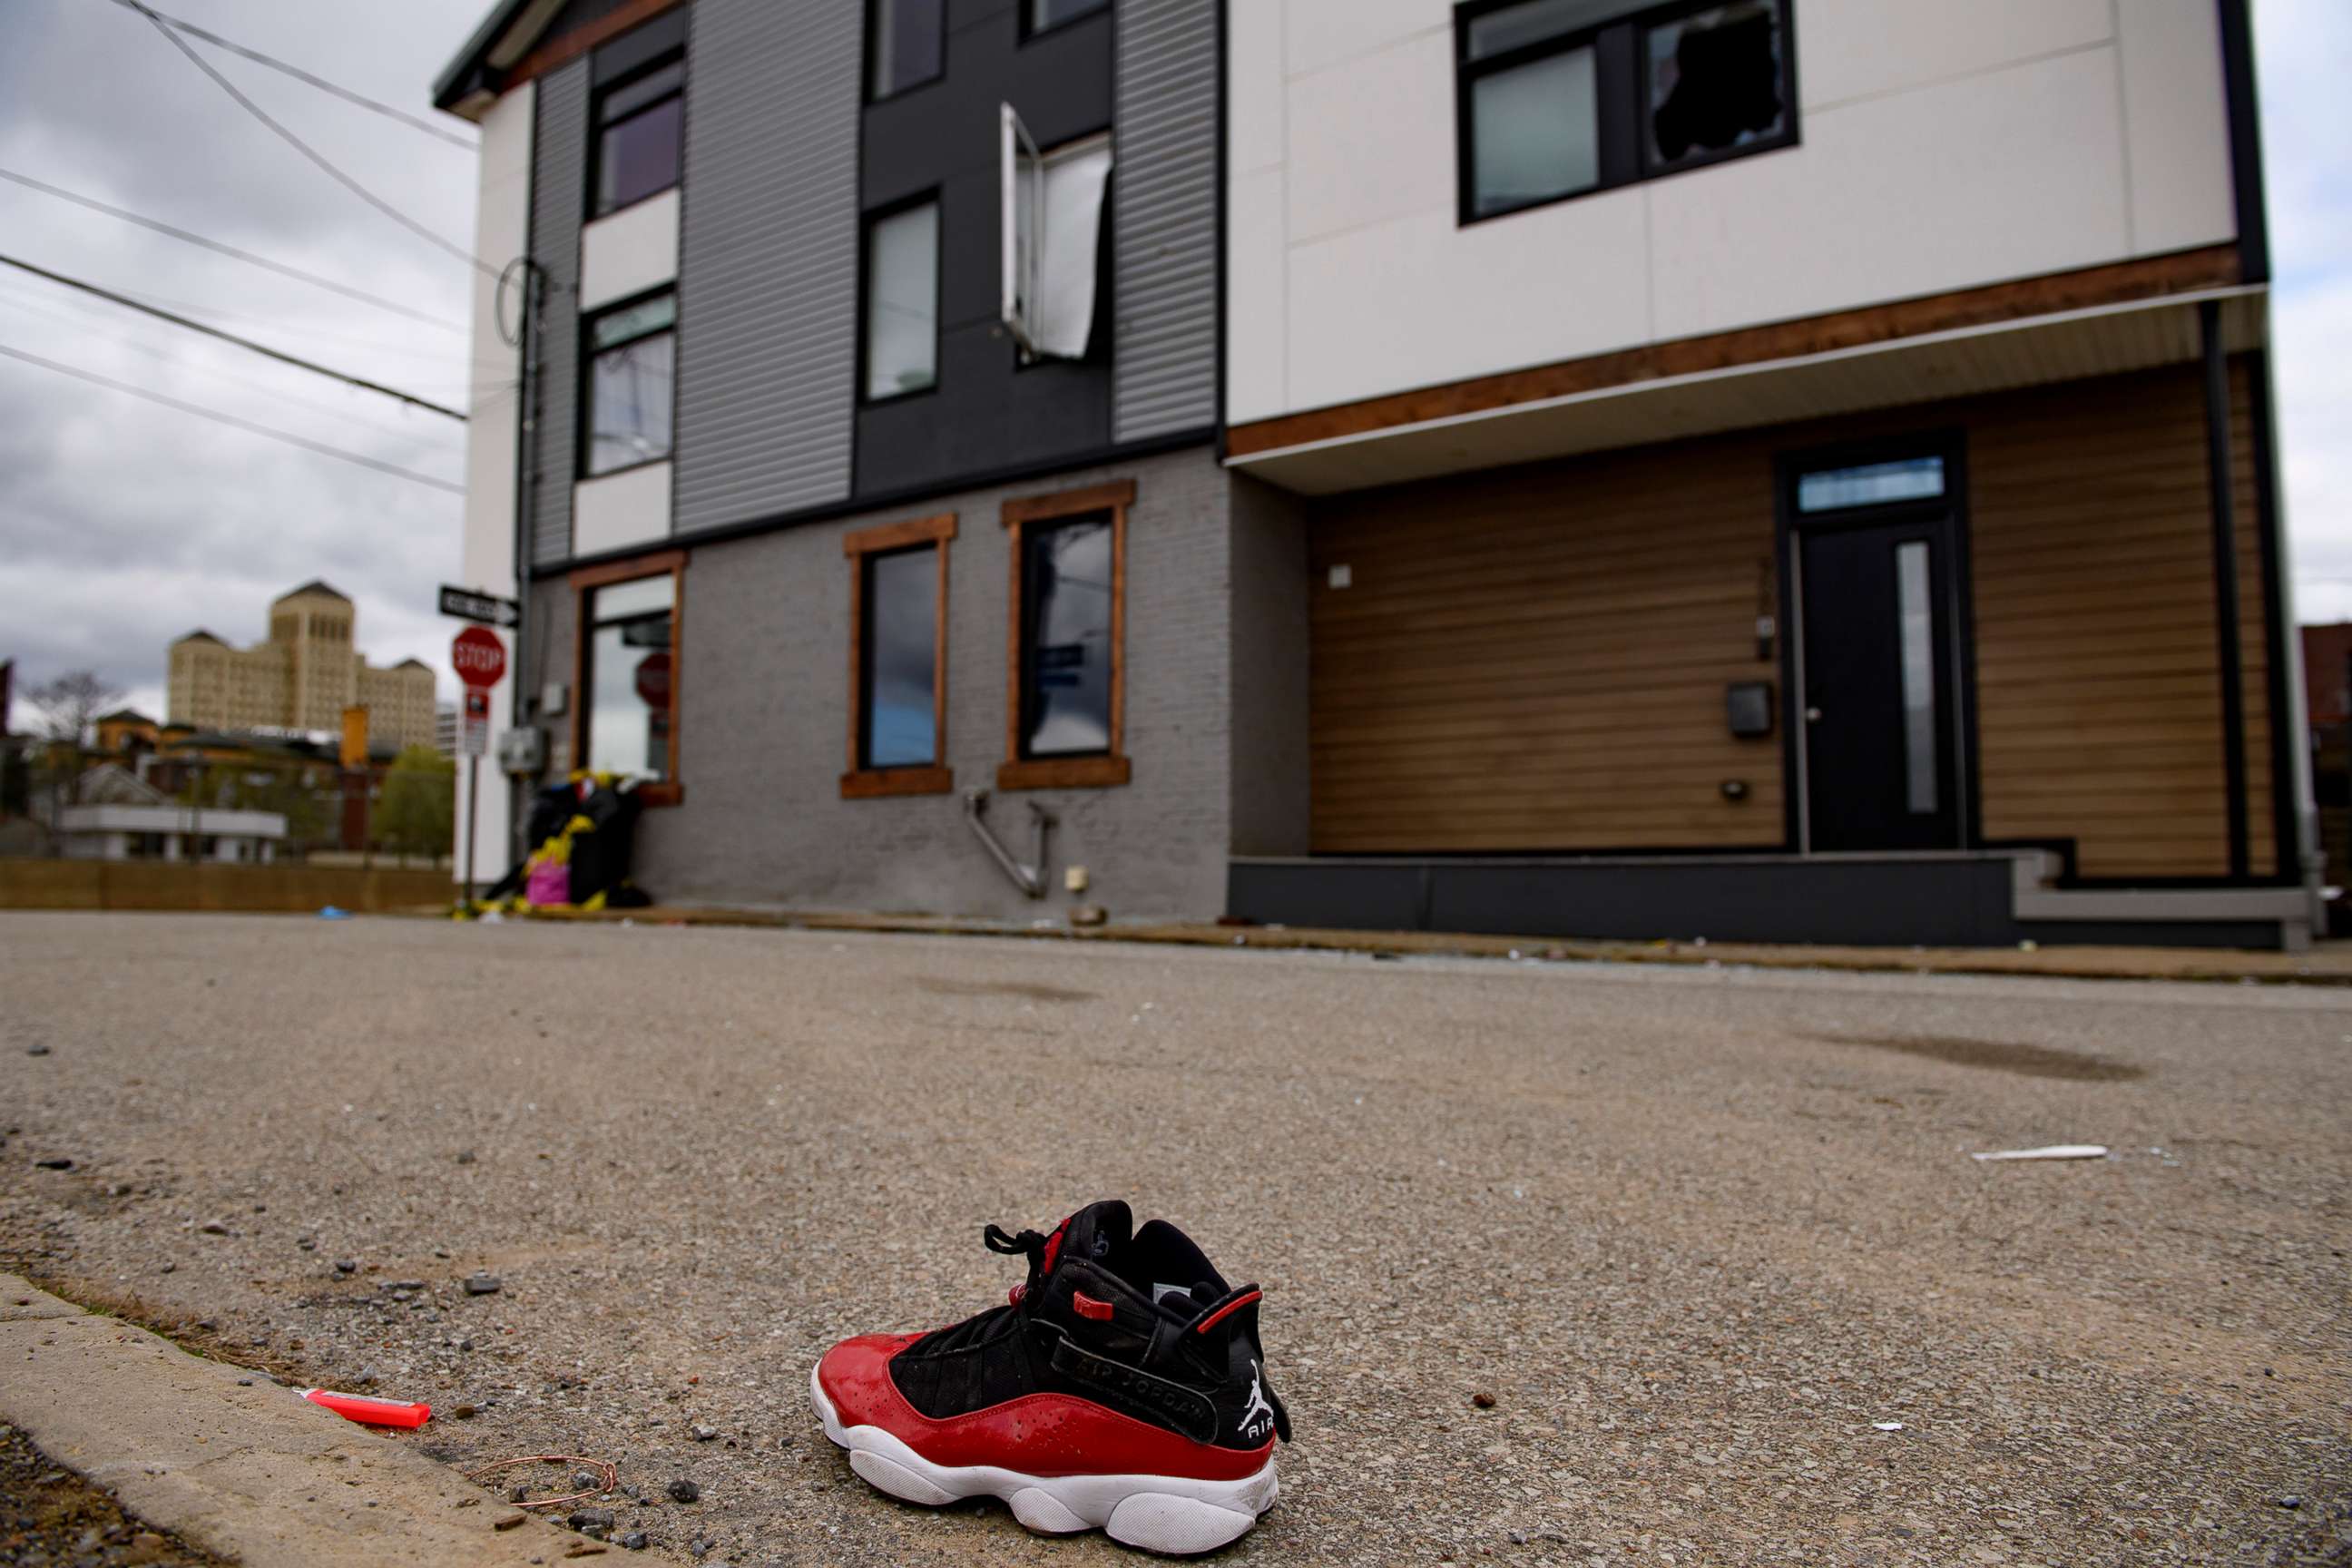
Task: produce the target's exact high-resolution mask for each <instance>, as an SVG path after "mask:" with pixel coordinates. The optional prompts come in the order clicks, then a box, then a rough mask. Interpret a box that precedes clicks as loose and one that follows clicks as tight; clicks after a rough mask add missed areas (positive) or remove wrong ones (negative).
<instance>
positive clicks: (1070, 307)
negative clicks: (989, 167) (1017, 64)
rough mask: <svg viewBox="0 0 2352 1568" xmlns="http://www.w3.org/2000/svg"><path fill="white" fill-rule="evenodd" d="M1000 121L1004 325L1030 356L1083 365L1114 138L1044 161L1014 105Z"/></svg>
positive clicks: (1078, 145)
mask: <svg viewBox="0 0 2352 1568" xmlns="http://www.w3.org/2000/svg"><path fill="white" fill-rule="evenodd" d="M1002 119H1003V143H1002V144H1003V170H1002V177H1003V184H1002V195H1003V202H1002V219H1003V296H1002V298H1003V308H1002V315H1003V321H1004V324H1005V326H1006V328H1007V329H1008V330H1009V331H1011V332H1012V333H1013V339H1014V341H1015V342H1018V343H1020V345H1021V346H1022V347H1023V348H1024V349H1025V350H1027V351H1028V352H1029V353H1032V354H1034V355H1037V356H1040V357H1045V358H1054V359H1084V358H1085V357H1086V353H1087V344H1088V342H1089V340H1090V339H1091V337H1092V336H1093V331H1094V319H1095V279H1096V278H1097V273H1098V270H1099V268H1098V265H1097V256H1098V253H1099V251H1100V249H1101V246H1102V209H1103V195H1104V192H1105V190H1106V188H1107V187H1108V184H1109V183H1110V168H1111V143H1110V137H1109V135H1108V133H1107V132H1106V133H1105V134H1102V135H1099V136H1090V137H1087V139H1086V140H1084V141H1082V142H1072V143H1070V144H1068V145H1066V146H1063V147H1057V148H1055V150H1054V151H1053V152H1051V153H1045V154H1043V155H1041V154H1040V153H1038V152H1037V147H1036V143H1035V142H1033V141H1032V140H1031V139H1030V137H1029V132H1028V128H1027V127H1026V126H1024V125H1023V124H1022V123H1021V117H1020V116H1019V115H1018V114H1016V113H1014V112H1013V106H1012V105H1011V104H1006V105H1005V106H1004V107H1003V116H1002Z"/></svg>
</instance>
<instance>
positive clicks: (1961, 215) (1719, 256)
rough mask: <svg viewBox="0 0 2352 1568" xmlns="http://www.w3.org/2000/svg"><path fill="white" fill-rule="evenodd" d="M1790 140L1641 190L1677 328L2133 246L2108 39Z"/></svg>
mask: <svg viewBox="0 0 2352 1568" xmlns="http://www.w3.org/2000/svg"><path fill="white" fill-rule="evenodd" d="M1804 139H1805V140H1804V145H1803V146H1802V147H1801V148H1799V149H1797V150H1795V151H1793V152H1790V153H1774V154H1767V155H1765V156H1762V157H1757V158H1748V159H1743V160H1739V161H1737V162H1734V163H1724V164H1719V165H1717V167H1715V168H1712V169H1706V170H1701V171H1699V172H1697V173H1696V174H1685V175H1683V176H1681V177H1679V178H1676V179H1671V180H1659V181H1654V182H1653V183H1651V184H1648V185H1646V186H1643V187H1642V188H1643V190H1644V191H1646V192H1647V194H1648V196H1649V200H1650V204H1651V213H1652V221H1653V229H1652V233H1653V237H1654V243H1655V245H1656V247H1657V249H1656V268H1657V320H1656V323H1655V325H1656V330H1657V332H1658V334H1659V336H1661V337H1663V338H1680V337H1690V336H1695V335H1696V334H1698V333H1702V332H1714V331H1725V330H1727V329H1728V328H1732V327H1738V326H1747V325H1751V324H1753V323H1756V322H1759V321H1780V320H1785V319H1787V318H1790V317H1793V316H1807V315H1813V314H1816V313H1819V312H1822V311H1826V310H1843V309H1847V308H1849V307H1852V306H1855V305H1861V304H1867V303H1870V302H1873V301H1877V300H1901V299H1906V298H1910V297H1912V296H1915V295H1920V294H1934V293H1940V292H1943V291H1945V290H1947V289H1966V288H1969V287H1972V286H1975V285H1979V284H1984V283H1991V282H1998V281H2000V280H2002V279H2011V278H2024V277H2030V276H2032V275H2034V274H2037V273H2043V272H2056V271H2063V270H2065V269H2067V268H2077V267H2087V266H2092V265H2095V264H2096V263H2098V262H2101V261H2109V260H2114V259H2116V258H2118V257H2121V256H2124V255H2126V254H2127V252H2128V250H2129V241H2128V236H2127V233H2126V225H2125V215H2124V169H2123V144H2122V143H2123V137H2122V127H2121V121H2120V117H2119V114H2118V105H2117V101H2116V79H2115V62H2114V59H2113V58H2112V57H2110V56H2109V55H2108V54H2107V53H2106V52H2105V50H2097V51H2093V52H2090V53H2086V54H2074V55H2062V56H2058V57H2056V58H2051V59H2045V60H2042V61H2038V62H2036V63H2034V64H2032V65H2024V66H2017V67H2013V68H2010V69H2008V70H2005V71H1999V72H1994V73H1991V74H1990V75H1983V76H1974V77H1968V78H1964V79H1960V80H1958V81H1954V82H1946V83H1941V84H1939V85H1937V86H1935V87H1931V88H1923V89H1920V90H1918V91H1916V92H1906V93H1897V94H1895V95H1893V96H1890V97H1886V98H1875V99H1866V100H1863V101H1861V102H1858V103H1853V104H1848V105H1846V106H1845V107H1843V108H1842V109H1833V110H1825V111H1823V112H1822V113H1819V114H1815V115H1812V116H1811V117H1810V118H1808V119H1807V120H1806V121H1805V123H1804Z"/></svg>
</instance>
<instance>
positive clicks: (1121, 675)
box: [996, 479, 1135, 790]
mask: <svg viewBox="0 0 2352 1568" xmlns="http://www.w3.org/2000/svg"><path fill="white" fill-rule="evenodd" d="M1134 504H1135V481H1134V480H1133V479H1118V480H1114V481H1112V482H1111V483H1109V484H1104V485H1088V486H1087V487H1086V488H1085V489H1075V490H1061V491H1058V492H1056V493H1055V494H1052V495H1041V496H1016V497H1014V498H1013V499H1011V500H1007V501H1006V502H1005V503H1004V509H1003V511H1004V537H1005V544H1006V546H1007V553H1008V554H1009V556H1010V557H1011V560H1012V570H1011V581H1012V594H1011V596H1010V598H1009V599H1008V600H1007V605H1008V608H1009V611H1010V613H1009V615H1008V616H1006V623H1005V633H1004V649H1005V660H1004V662H1005V678H1004V680H1005V700H1004V761H1003V763H1001V764H1000V765H999V766H998V768H997V770H996V787H997V788H999V789H1004V790H1013V789H1108V788H1111V787H1114V786H1117V785H1119V784H1126V783H1127V782H1128V781H1129V778H1130V777H1131V776H1132V773H1133V769H1132V768H1131V767H1130V765H1129V762H1128V756H1127V513H1128V509H1129V507H1131V506H1133V505H1134ZM1106 511H1107V512H1108V513H1109V514H1110V750H1109V751H1108V752H1107V753H1106V754H1104V755H1102V756H1098V757H1024V756H1023V755H1022V754H1021V641H1022V635H1021V634H1022V625H1023V619H1024V617H1023V616H1022V613H1021V610H1022V605H1021V567H1022V555H1021V546H1022V540H1021V530H1022V527H1023V525H1024V524H1025V523H1032V522H1051V521H1058V520H1060V519H1062V518H1066V517H1084V516H1086V515H1087V514H1089V513H1092V512H1106Z"/></svg>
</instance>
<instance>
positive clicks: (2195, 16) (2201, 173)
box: [2121, 0, 2238, 255]
mask: <svg viewBox="0 0 2352 1568" xmlns="http://www.w3.org/2000/svg"><path fill="white" fill-rule="evenodd" d="M2121 7H2122V16H2123V41H2122V49H2123V78H2124V125H2125V129H2126V137H2127V144H2128V146H2129V147H2130V150H2131V200H2132V238H2133V248H2134V249H2135V250H2137V251H2139V252H2140V253H2141V254H2143V255H2156V254H2159V253H2161V252H2164V251H2168V250H2184V249H2187V248H2188V247H2190V246H2196V245H2211V244H2215V243H2217V242H2219V241H2222V240H2227V239H2231V238H2234V237H2236V235H2237V232H2238V216H2237V206H2236V193H2235V191H2234V190H2233V189H2232V187H2231V176H2230V110H2229V99H2228V95H2227V93H2226V92H2225V90H2224V89H2223V86H2222V76H2221V17H2220V15H2219V13H2218V10H2217V8H2216V6H2215V5H2214V3H2213V0H2121Z"/></svg>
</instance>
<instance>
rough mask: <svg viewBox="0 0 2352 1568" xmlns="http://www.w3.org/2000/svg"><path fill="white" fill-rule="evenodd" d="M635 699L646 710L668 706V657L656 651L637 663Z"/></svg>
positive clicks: (665, 653) (662, 652)
mask: <svg viewBox="0 0 2352 1568" xmlns="http://www.w3.org/2000/svg"><path fill="white" fill-rule="evenodd" d="M637 697H638V699H639V700H642V701H643V702H644V703H645V705H646V707H648V708H667V707H668V706H669V655H668V654H667V652H664V651H662V650H659V649H656V651H654V652H652V653H649V654H647V655H646V657H645V658H642V659H640V660H639V661H638V663H637Z"/></svg>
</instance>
